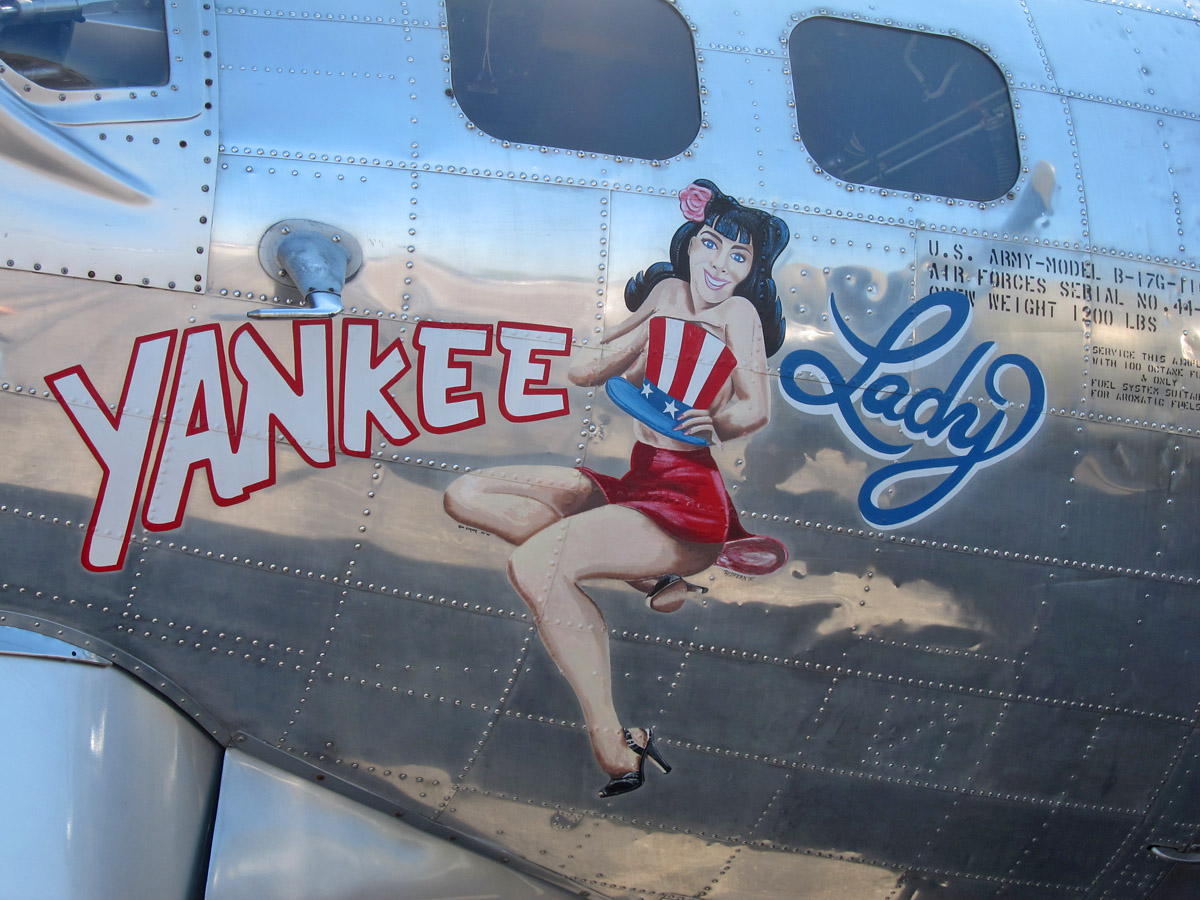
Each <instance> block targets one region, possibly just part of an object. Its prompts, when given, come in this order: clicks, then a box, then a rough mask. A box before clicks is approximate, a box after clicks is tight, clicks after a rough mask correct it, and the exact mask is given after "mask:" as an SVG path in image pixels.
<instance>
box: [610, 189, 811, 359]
mask: <svg viewBox="0 0 1200 900" xmlns="http://www.w3.org/2000/svg"><path fill="white" fill-rule="evenodd" d="M695 184H696V185H698V186H699V187H702V188H704V189H705V190H706V191H711V192H712V198H711V199H710V200H709V201H708V203H707V204H706V205H705V207H704V221H703V222H690V221H689V222H685V223H684V224H683V225H681V226H680V228H679V230H678V231H676V232H675V236H674V237H673V238H671V261H670V262H659V263H655V264H654V265H652V266H651V267H650V268H648V269H646V270H645V271H644V272H638V273H637V275H635V276H633V278H630V279H629V283H628V284H626V285H625V305H626V306H628V307H629V309H630V310H631V311H636V310H637V309H638V308H639V307H640V306H641V305H642V304H643V303H644V302H646V298H647V297H648V296H650V292H651V291H652V290H654V288H655V286H656V285H657V284H658V283H659V282H660V281H664V280H666V279H668V278H680V279H683V280H684V281H688V280H690V278H691V267H690V266H689V265H688V244H689V243H690V242H691V240H692V238H693V237H695V236H696V234H698V233H699V231H700V229H701V228H704V227H708V228H711V229H712V230H713V231H715V232H717V234H719V235H721V236H722V237H725V238H727V239H729V240H731V241H737V242H739V243H743V244H749V245H750V247H751V248H752V249H753V250H754V260H753V262H752V264H751V266H750V273H749V274H748V275H747V276H746V277H745V279H744V280H743V281H742V282H741V283H740V284H739V285H738V286H737V287H736V288H734V290H733V292H734V293H735V294H736V295H737V296H739V297H745V298H746V299H747V300H749V301H750V302H751V303H752V304H754V308H755V309H756V310H757V311H758V317H759V319H760V321H761V322H762V331H763V341H764V342H765V343H766V348H767V356H773V355H774V354H775V353H776V351H778V350H779V348H780V347H782V346H783V331H784V322H783V306H782V305H781V304H780V302H779V296H778V291H777V289H776V287H775V279H774V278H773V277H772V274H771V267H772V266H774V265H775V260H777V259H778V258H779V254H780V253H781V252H782V251H783V248H784V247H785V246H787V242H788V227H787V225H786V224H784V222H783V220H782V219H780V218H779V217H777V216H773V215H771V214H770V213H768V212H763V211H762V210H759V209H751V208H750V207H748V206H742V204H740V203H738V202H737V200H735V199H734V198H733V197H730V196H729V195H728V194H723V193H721V190H720V188H718V187H717V186H716V185H715V184H713V183H712V182H711V181H708V180H707V179H704V178H700V179H697V180H696V182H695Z"/></svg>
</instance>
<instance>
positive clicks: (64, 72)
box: [0, 0, 169, 91]
mask: <svg viewBox="0 0 1200 900" xmlns="http://www.w3.org/2000/svg"><path fill="white" fill-rule="evenodd" d="M82 7H83V10H82V12H80V11H79V10H78V9H76V8H75V6H74V4H68V3H53V2H44V0H33V2H31V3H28V4H26V3H20V4H11V5H8V4H0V59H2V60H3V61H4V63H5V64H7V65H8V66H10V67H11V68H12V69H13V70H14V71H16V72H19V73H20V74H21V75H24V76H25V77H26V78H28V79H29V80H30V81H32V82H34V83H35V84H40V85H41V86H42V87H47V88H51V89H53V90H60V91H61V90H73V89H83V88H106V87H127V86H139V85H146V86H149V85H158V84H166V83H167V73H168V70H169V66H168V60H167V29H166V24H165V22H164V19H163V0H116V2H112V3H92V4H82Z"/></svg>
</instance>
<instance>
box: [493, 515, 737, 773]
mask: <svg viewBox="0 0 1200 900" xmlns="http://www.w3.org/2000/svg"><path fill="white" fill-rule="evenodd" d="M720 549H721V545H720V544H693V543H689V542H687V541H680V540H678V539H676V538H673V537H671V536H670V535H668V534H667V533H666V532H665V531H663V530H662V529H661V528H659V527H658V526H657V525H656V524H654V522H652V521H651V520H650V519H649V518H647V517H646V516H644V515H642V514H641V513H639V512H637V511H635V510H632V509H628V508H626V507H623V506H602V507H598V508H595V509H589V510H586V511H584V512H581V513H578V514H576V515H573V516H570V517H568V518H563V519H561V520H559V521H557V522H555V523H553V524H550V525H549V526H547V527H545V528H543V529H542V530H541V531H538V532H537V533H536V534H533V535H532V536H530V537H529V538H528V539H527V540H526V541H525V542H524V543H523V544H521V545H520V546H519V547H517V549H516V550H514V551H513V555H512V558H511V559H510V560H509V578H510V580H511V581H512V583H513V587H515V588H516V590H517V593H518V594H520V595H521V597H522V599H524V601H525V602H526V603H527V604H528V605H529V608H530V609H531V610H532V611H533V616H534V620H535V621H536V622H537V626H538V634H539V635H541V638H542V642H543V643H544V644H545V645H546V649H547V650H548V651H549V652H550V656H551V658H552V659H553V660H554V662H555V663H556V664H557V665H558V668H559V671H561V672H562V673H563V676H564V677H565V678H566V679H567V682H568V684H570V685H571V689H572V690H573V691H574V692H575V697H576V698H577V699H578V701H579V706H580V708H581V709H582V711H583V717H584V720H585V722H586V723H587V728H588V736H589V737H590V738H591V742H592V750H593V752H594V753H595V754H596V759H597V761H598V762H599V763H600V766H601V767H602V768H603V769H604V771H605V772H607V773H608V774H609V776H610V777H617V776H620V775H622V774H625V773H627V772H629V771H631V770H632V769H634V768H636V765H637V755H636V754H635V753H634V752H633V751H632V750H630V749H629V747H628V746H627V745H626V744H625V739H624V734H623V729H622V726H621V722H620V719H619V718H618V716H617V711H616V708H615V707H614V705H613V699H612V671H611V669H610V664H609V648H608V630H607V627H606V626H605V622H604V616H603V615H602V614H601V612H600V610H599V608H598V607H597V606H596V604H595V603H594V602H592V599H591V598H590V597H589V596H588V595H587V594H586V593H584V592H583V590H582V589H581V588H580V587H579V582H580V581H581V580H584V579H588V578H614V579H619V580H622V581H631V580H632V581H636V580H641V579H648V578H656V577H658V576H660V575H661V574H662V573H663V572H680V573H682V574H684V575H691V574H694V573H695V572H699V571H701V570H703V569H706V568H708V567H709V566H710V565H712V563H713V561H714V560H715V559H716V557H717V554H718V553H719V552H720ZM635 739H636V740H638V742H639V743H644V741H645V736H644V734H643V735H637V736H636V737H635Z"/></svg>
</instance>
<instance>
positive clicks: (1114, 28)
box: [1027, 0, 1200, 118]
mask: <svg viewBox="0 0 1200 900" xmlns="http://www.w3.org/2000/svg"><path fill="white" fill-rule="evenodd" d="M1027 5H1028V7H1029V13H1030V16H1031V18H1032V21H1033V25H1034V27H1035V28H1036V29H1037V32H1038V34H1039V35H1040V36H1041V39H1042V40H1043V41H1044V42H1045V45H1046V57H1047V59H1048V60H1049V63H1050V67H1051V68H1052V69H1053V70H1054V77H1055V80H1056V81H1057V82H1058V86H1059V87H1060V88H1062V89H1063V90H1065V91H1069V92H1072V96H1080V97H1085V98H1087V99H1097V100H1103V101H1104V102H1106V103H1118V104H1121V105H1134V106H1138V107H1141V108H1142V109H1152V110H1154V111H1160V110H1161V111H1164V112H1165V111H1170V113H1171V114H1174V115H1178V114H1180V113H1183V114H1185V115H1188V116H1191V117H1193V118H1194V117H1195V115H1196V113H1197V112H1198V110H1197V108H1196V87H1197V82H1196V81H1195V79H1194V78H1191V79H1189V78H1187V77H1183V78H1181V77H1180V75H1179V73H1178V72H1177V71H1176V70H1175V69H1174V67H1173V66H1172V64H1171V60H1172V58H1173V57H1175V56H1176V54H1178V53H1179V48H1180V47H1182V46H1186V45H1187V44H1189V43H1191V42H1192V41H1194V40H1196V38H1197V37H1200V22H1197V20H1196V19H1195V13H1194V12H1193V11H1192V10H1190V9H1188V8H1187V7H1186V6H1185V5H1183V4H1180V5H1179V6H1178V7H1177V8H1175V9H1172V8H1171V5H1170V4H1164V5H1161V6H1159V5H1156V6H1155V7H1154V8H1153V9H1150V8H1149V7H1140V8H1139V7H1136V6H1132V5H1131V6H1128V7H1126V8H1123V9H1117V10H1114V14H1113V15H1112V16H1105V17H1103V18H1099V17H1096V18H1092V17H1089V16H1086V15H1081V12H1082V4H1080V3H1056V2H1049V0H1028V4H1027ZM1098 60H1104V64H1103V65H1096V62H1097V61H1098Z"/></svg>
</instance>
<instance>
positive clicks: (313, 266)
mask: <svg viewBox="0 0 1200 900" xmlns="http://www.w3.org/2000/svg"><path fill="white" fill-rule="evenodd" d="M258 259H259V262H260V263H262V267H263V269H265V270H266V272H267V274H268V275H270V276H271V277H272V278H273V279H275V280H276V281H278V282H280V283H281V284H285V285H288V286H294V287H296V288H299V289H300V292H301V294H302V295H303V296H304V300H305V302H306V303H307V304H308V306H303V307H288V306H284V307H272V308H269V309H254V310H251V311H250V312H248V313H246V315H248V316H249V317H250V318H252V319H324V318H329V317H331V316H336V315H337V314H338V313H340V312H341V311H342V288H343V287H344V286H345V283H346V282H347V281H349V280H350V279H351V278H353V277H354V276H355V275H356V274H358V270H359V269H360V268H361V267H362V248H361V247H360V246H359V243H358V241H357V240H355V239H354V237H353V235H350V234H347V233H346V232H345V231H344V230H342V229H338V228H335V227H334V226H332V225H327V224H325V223H324V222H315V221H312V220H311V219H285V220H284V221H282V222H276V223H275V224H274V225H272V226H271V227H270V228H268V229H267V230H266V233H264V234H263V236H262V240H261V241H259V245H258Z"/></svg>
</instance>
